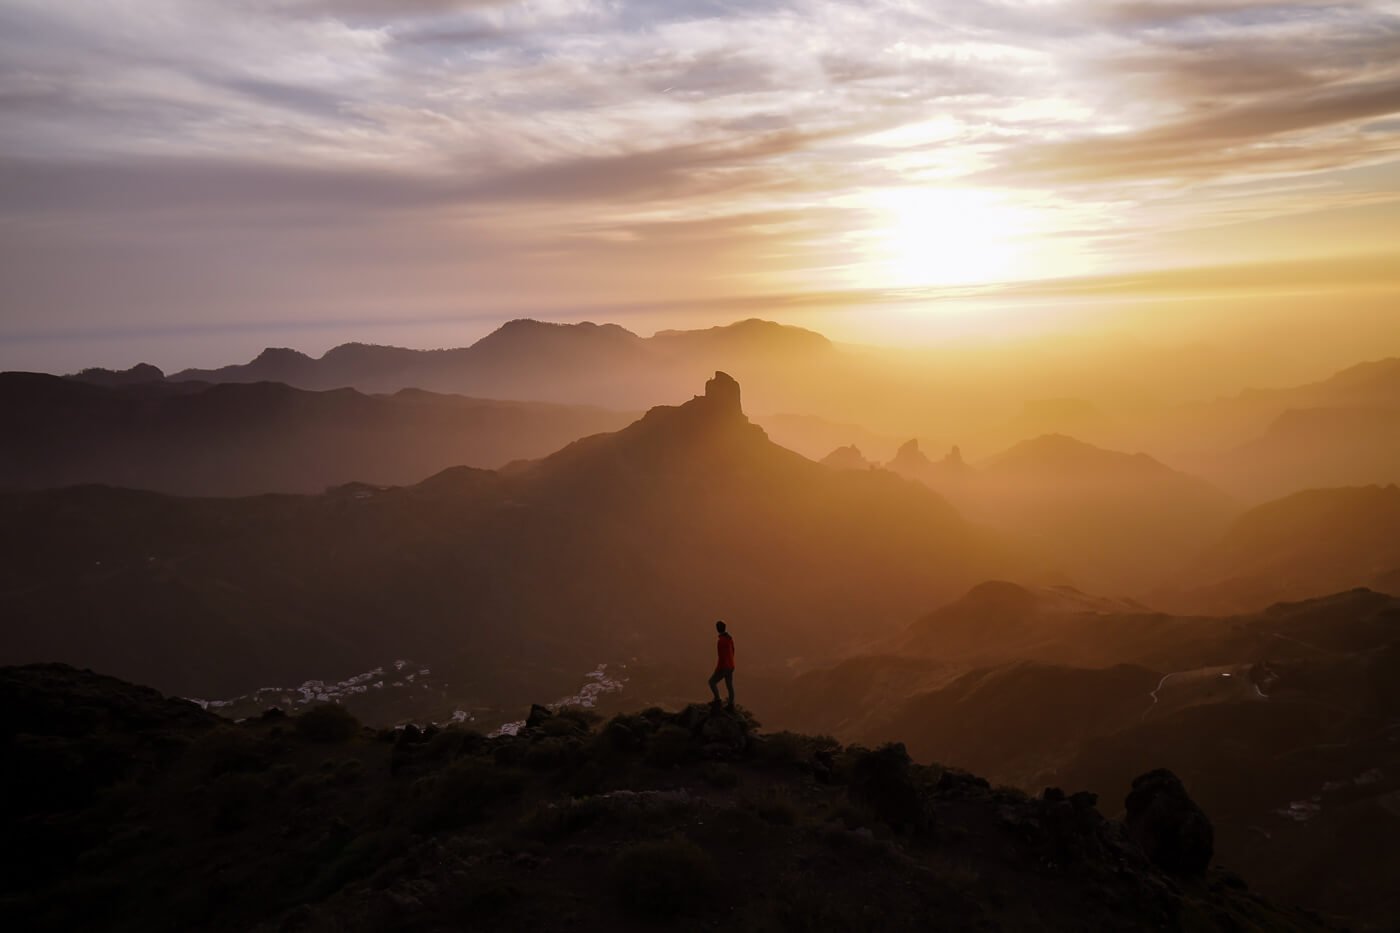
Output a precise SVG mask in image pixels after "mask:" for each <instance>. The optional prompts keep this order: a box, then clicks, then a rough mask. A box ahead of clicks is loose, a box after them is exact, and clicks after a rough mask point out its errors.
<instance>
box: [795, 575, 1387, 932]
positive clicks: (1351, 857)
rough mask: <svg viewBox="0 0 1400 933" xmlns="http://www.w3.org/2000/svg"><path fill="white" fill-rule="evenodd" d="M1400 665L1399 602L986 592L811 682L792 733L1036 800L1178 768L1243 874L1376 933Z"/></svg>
mask: <svg viewBox="0 0 1400 933" xmlns="http://www.w3.org/2000/svg"><path fill="white" fill-rule="evenodd" d="M1397 665H1400V599H1397V598H1396V597H1393V596H1387V595H1384V594H1381V593H1376V592H1373V591H1369V590H1355V591H1351V592H1347V593H1340V594H1336V595H1333V596H1329V597H1325V598H1321V599H1315V600H1308V601H1304V602H1300V603H1291V604H1278V605H1276V606H1273V607H1271V608H1269V609H1266V610H1264V611H1261V612H1253V613H1248V614H1241V615H1235V616H1229V617H1195V616H1171V615H1166V614H1162V613H1159V612H1155V611H1153V610H1150V609H1148V608H1146V607H1144V606H1140V605H1136V604H1133V603H1130V602H1123V601H1120V600H1105V599H1101V598H1097V597H1093V596H1090V595H1087V594H1084V593H1081V592H1078V591H1075V590H1069V589H1067V588H1064V587H1050V588H1034V587H1024V586H1018V585H1016V584H1012V583H987V584H983V585H979V586H978V587H975V588H974V589H973V590H971V591H970V592H969V593H967V594H966V595H965V596H963V597H962V598H960V599H958V600H956V601H954V602H953V603H950V604H949V605H947V606H945V607H943V608H941V609H939V610H937V611H935V612H934V613H931V614H929V615H928V616H926V617H925V618H924V619H921V620H920V621H919V622H917V623H915V624H914V625H913V626H911V627H910V629H909V630H908V631H907V632H906V633H905V634H904V635H903V636H901V637H900V638H898V639H896V640H894V641H893V642H891V643H890V644H887V645H884V646H877V647H876V648H875V649H874V652H873V653H870V654H866V655H862V656H855V657H852V658H849V659H847V660H845V661H843V662H842V663H841V664H839V665H837V666H836V667H833V668H830V669H826V670H820V671H812V672H809V673H807V674H804V675H802V676H801V677H799V678H798V679H797V681H796V682H795V683H794V684H793V685H792V686H791V687H790V688H789V690H788V691H787V692H786V694H785V697H786V705H785V706H784V707H783V712H782V715H783V716H784V717H785V719H786V720H787V721H790V722H792V724H793V728H798V729H802V730H807V731H827V732H831V733H833V734H834V735H836V736H837V737H838V738H840V739H843V740H845V741H857V742H864V743H878V742H881V741H888V740H890V739H891V738H892V737H894V736H896V735H897V736H899V739H900V741H903V742H905V743H906V744H907V746H908V748H909V751H910V753H911V754H912V755H914V757H915V758H917V759H922V760H949V761H957V762H960V763H963V764H964V766H966V767H969V768H972V769H974V770H977V771H979V772H981V773H984V774H986V775H988V776H989V777H991V778H992V779H993V780H996V781H1003V782H1006V783H1009V784H1013V785H1016V786H1020V787H1023V788H1036V787H1043V786H1045V785H1047V784H1058V785H1062V786H1073V787H1086V788H1089V789H1091V790H1096V791H1099V792H1101V793H1102V792H1104V790H1105V789H1106V788H1108V787H1112V786H1114V784H1115V782H1122V781H1125V780H1131V779H1132V777H1133V775H1134V774H1138V773H1140V772H1141V771H1142V770H1143V769H1145V768H1151V767H1156V766H1159V765H1160V764H1162V763H1170V766H1171V767H1172V769H1173V770H1174V771H1176V772H1177V773H1178V774H1181V775H1182V776H1183V777H1184V778H1185V779H1186V780H1187V782H1188V784H1189V785H1190V786H1191V787H1192V788H1193V789H1198V790H1199V799H1200V800H1201V801H1202V803H1203V805H1205V806H1206V807H1207V809H1208V810H1209V812H1211V814H1212V816H1213V817H1214V819H1215V822H1216V826H1217V837H1218V846H1219V848H1218V851H1219V852H1220V853H1221V856H1222V858H1224V859H1226V860H1227V861H1228V862H1229V864H1231V865H1233V866H1235V867H1236V868H1238V869H1241V870H1245V871H1247V872H1248V873H1249V875H1250V877H1251V878H1252V879H1253V880H1255V881H1256V882H1258V883H1259V884H1260V885H1261V886H1263V887H1264V889H1265V890H1267V891H1272V892H1274V893H1275V894H1276V895H1279V896H1293V897H1296V898H1297V899H1298V900H1299V901H1300V902H1302V903H1306V904H1309V905H1311V906H1313V907H1316V908H1318V909H1324V910H1326V911H1328V912H1331V913H1333V914H1336V915H1338V916H1342V917H1345V918H1347V922H1356V923H1359V924H1360V925H1362V926H1365V925H1366V924H1368V923H1377V922H1383V921H1384V918H1386V917H1389V916H1393V911H1394V910H1395V908H1396V907H1397V906H1400V905H1398V904H1397V901H1396V899H1395V895H1394V892H1393V891H1392V890H1391V889H1392V888H1393V885H1392V884H1391V883H1390V879H1391V878H1393V876H1394V873H1395V871H1396V870H1397V868H1400V862H1397V856H1396V854H1395V847H1394V845H1393V844H1392V843H1391V842H1390V839H1391V836H1390V833H1391V831H1392V829H1391V828H1392V827H1393V821H1394V819H1395V817H1394V800H1395V797H1396V795H1397V794H1400V771H1397V767H1398V766H1400V746H1397V744H1396V742H1395V734H1394V730H1395V723H1396V722H1397V721H1400V692H1397V691H1396V689H1395V688H1394V684H1395V683H1397V682H1400V681H1397V680H1396V679H1395V678H1396V674H1397V673H1400V667H1398V666H1397Z"/></svg>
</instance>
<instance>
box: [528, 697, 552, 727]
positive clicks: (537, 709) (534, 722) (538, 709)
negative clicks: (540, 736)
mask: <svg viewBox="0 0 1400 933" xmlns="http://www.w3.org/2000/svg"><path fill="white" fill-rule="evenodd" d="M553 717H554V714H553V713H551V712H550V711H549V709H548V707H544V706H540V705H539V704H538V703H531V704H530V715H528V716H526V717H525V728H526V729H538V728H539V727H540V726H542V725H544V722H545V720H546V719H552V718H553Z"/></svg>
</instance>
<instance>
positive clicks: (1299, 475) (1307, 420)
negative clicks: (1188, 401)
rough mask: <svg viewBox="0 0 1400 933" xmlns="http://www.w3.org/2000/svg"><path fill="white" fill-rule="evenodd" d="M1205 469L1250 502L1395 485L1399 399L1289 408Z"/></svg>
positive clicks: (1399, 473) (1399, 458)
mask: <svg viewBox="0 0 1400 933" xmlns="http://www.w3.org/2000/svg"><path fill="white" fill-rule="evenodd" d="M1397 395H1400V393H1397ZM1208 469H1210V471H1211V475H1212V476H1213V477H1216V478H1217V479H1218V481H1219V482H1221V483H1222V484H1224V485H1225V486H1226V487H1227V488H1229V489H1230V490H1232V491H1234V492H1236V493H1237V494H1238V495H1239V496H1241V497H1242V498H1244V499H1246V500H1247V501H1250V502H1265V501H1267V500H1269V499H1274V498H1277V497H1280V496H1286V495H1289V494H1291V493H1294V492H1297V491H1299V490H1302V489H1315V488H1328V487H1336V486H1365V485H1371V484H1379V485H1387V484H1391V483H1397V482H1400V398H1397V400H1396V401H1395V403H1394V404H1393V405H1392V407H1388V408H1383V407H1376V408H1372V407H1356V408H1337V407H1319V408H1300V409H1289V410H1288V411H1285V412H1284V413H1283V414H1281V415H1279V416H1278V418H1276V419H1275V420H1274V421H1273V422H1272V423H1270V424H1269V426H1268V428H1267V429H1265V430H1264V432H1263V433H1262V434H1260V436H1259V437H1257V438H1254V439H1253V440H1251V441H1250V442H1249V443H1246V444H1242V445H1240V446H1239V447H1236V448H1234V449H1232V450H1229V451H1225V452H1223V453H1221V454H1220V455H1219V457H1218V458H1217V459H1216V461H1215V462H1214V463H1213V464H1212V465H1211V466H1210V467H1209V468H1208Z"/></svg>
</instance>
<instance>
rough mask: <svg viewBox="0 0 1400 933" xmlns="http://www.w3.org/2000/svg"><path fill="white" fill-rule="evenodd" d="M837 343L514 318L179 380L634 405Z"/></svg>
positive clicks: (767, 330)
mask: <svg viewBox="0 0 1400 933" xmlns="http://www.w3.org/2000/svg"><path fill="white" fill-rule="evenodd" d="M831 349H832V348H831V344H830V342H829V341H827V339H826V338H825V337H823V336H821V335H820V334H816V333H814V332H812V331H807V330H803V329H801V328H797V327H791V326H788V325H781V324H775V323H772V322H770V321H760V320H748V321H740V322H738V323H735V324H731V325H728V326H725V327H715V328H710V329H708V330H697V331H662V332H660V333H658V334H656V335H655V336H653V337H639V336H637V335H636V334H634V333H632V332H631V331H629V330H627V329H625V328H623V327H620V326H618V325H616V324H594V323H592V322H587V321H585V322H582V323H578V324H553V323H546V322H542V321H534V320H529V319H520V320H515V321H510V322H508V323H506V324H503V325H502V326H501V327H499V328H497V329H496V330H495V331H493V332H492V333H490V334H488V335H486V336H485V337H483V338H481V339H480V340H478V341H477V342H476V343H474V344H472V345H471V346H468V347H460V348H454V349H444V350H408V349H404V348H401V347H384V346H371V345H367V344H355V343H351V344H344V345H341V346H338V347H335V348H334V349H332V350H330V351H328V352H327V353H325V354H324V355H323V356H321V357H320V358H313V357H310V356H307V355H305V354H303V353H300V352H297V351H295V350H288V349H272V348H269V349H267V350H264V351H263V352H262V353H261V354H259V356H258V357H257V358H256V359H254V360H253V361H251V362H249V363H247V364H241V365H233V366H223V367H220V368H217V369H207V370H201V369H188V370H183V371H181V372H178V373H175V374H174V375H172V376H170V379H171V380H172V381H200V382H283V383H286V384H287V385H291V386H295V387H298V388H303V389H318V390H321V389H337V388H344V387H350V388H355V389H359V390H361V391H364V392H380V393H382V392H395V391H398V390H400V389H405V388H418V389H425V390H429V391H434V392H446V393H455V394H463V395H474V396H482V397H489V398H507V399H521V400H538V401H554V402H568V403H578V402H587V403H589V404H595V405H604V406H611V407H620V408H631V407H633V406H635V405H636V404H637V403H638V399H641V398H656V397H665V396H668V395H674V394H675V393H676V392H678V391H681V390H682V389H683V388H684V387H685V386H686V385H691V384H694V380H696V379H698V378H700V377H701V374H702V373H704V372H706V371H712V370H714V369H718V368H722V367H724V366H731V367H732V366H735V365H738V366H743V367H746V368H749V369H753V370H755V371H761V370H765V369H767V368H772V367H776V368H777V371H778V372H781V371H782V370H783V368H784V367H787V366H789V365H800V366H803V367H806V366H811V365H814V364H816V363H817V362H819V361H820V360H822V359H824V358H826V357H827V356H828V355H829V354H830V352H831Z"/></svg>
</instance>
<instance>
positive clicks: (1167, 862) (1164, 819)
mask: <svg viewBox="0 0 1400 933" xmlns="http://www.w3.org/2000/svg"><path fill="white" fill-rule="evenodd" d="M1124 806H1125V807H1126V808H1127V811H1128V812H1127V816H1126V818H1125V819H1124V825H1125V827H1126V829H1127V833H1128V837H1129V838H1130V839H1132V840H1133V841H1134V842H1136V843H1137V844H1138V846H1139V847H1141V848H1142V851H1143V852H1144V853H1145V854H1146V855H1147V857H1148V859H1149V860H1151V861H1152V863H1153V864H1155V865H1156V866H1157V867H1158V868H1160V869H1162V870H1163V871H1165V872H1167V873H1168V874H1173V875H1180V876H1187V877H1193V876H1200V875H1204V874H1205V872H1206V869H1207V868H1209V867H1210V860H1211V856H1212V855H1214V853H1215V830H1214V829H1213V828H1212V827H1211V825H1210V820H1209V819H1207V818H1206V815H1205V813H1204V812H1203V811H1202V810H1201V808H1200V807H1198V806H1197V805H1196V802H1195V801H1194V800H1192V799H1191V797H1190V796H1189V795H1188V794H1187V793H1186V787H1185V786H1184V785H1183V784H1182V783H1181V779H1180V778H1178V777H1177V776H1176V775H1175V774H1173V773H1172V772H1170V771H1168V770H1166V769H1165V768H1158V769H1157V770H1156V771H1149V772H1147V773H1146V774H1143V775H1139V776H1138V777H1136V778H1134V779H1133V787H1132V790H1131V791H1129V792H1128V797H1127V799H1126V800H1125V801H1124Z"/></svg>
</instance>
